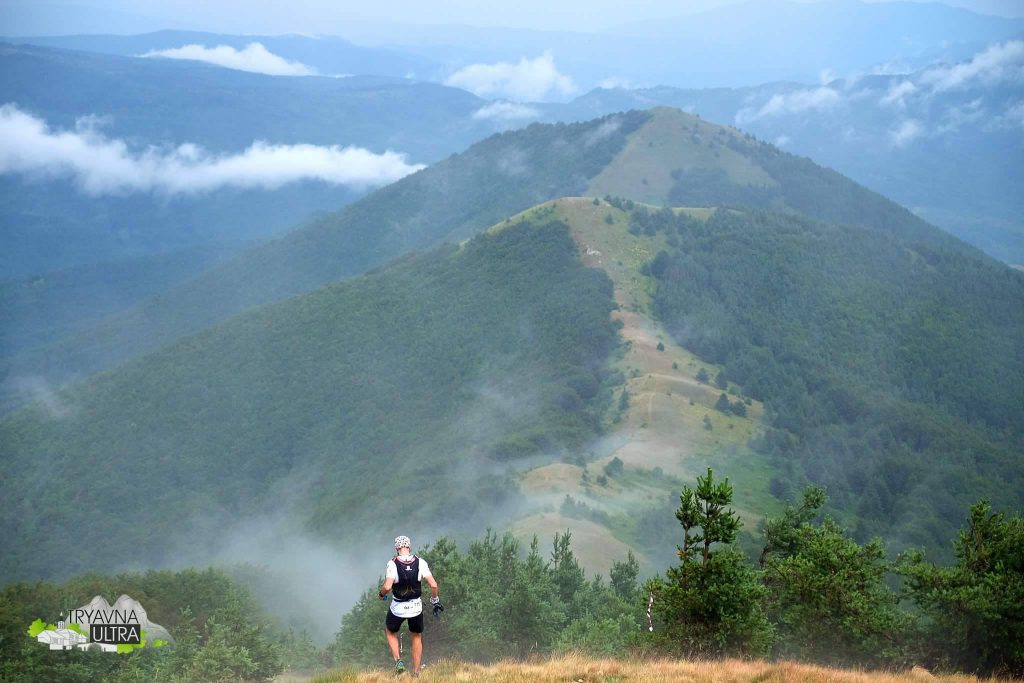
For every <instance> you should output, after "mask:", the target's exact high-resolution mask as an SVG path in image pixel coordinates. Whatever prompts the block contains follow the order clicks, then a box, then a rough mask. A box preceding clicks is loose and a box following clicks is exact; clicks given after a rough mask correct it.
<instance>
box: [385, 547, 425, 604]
mask: <svg viewBox="0 0 1024 683" xmlns="http://www.w3.org/2000/svg"><path fill="white" fill-rule="evenodd" d="M394 563H395V568H396V569H398V581H397V582H395V585H394V586H392V587H391V595H392V599H393V600H397V601H398V602H405V601H407V600H415V599H416V598H418V597H420V595H421V594H422V593H423V585H422V583H421V582H420V558H418V557H416V556H415V555H413V558H412V562H410V563H408V564H406V563H405V562H403V561H401V560H399V559H398V558H397V557H395V558H394Z"/></svg>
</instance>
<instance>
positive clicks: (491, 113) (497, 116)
mask: <svg viewBox="0 0 1024 683" xmlns="http://www.w3.org/2000/svg"><path fill="white" fill-rule="evenodd" d="M473 118H474V119H476V120H478V121H498V122H503V123H504V122H511V121H525V120H529V119H536V118H540V111H539V110H537V109H536V108H535V107H530V106H528V105H525V104H519V103H517V102H508V101H504V100H502V101H498V102H492V103H491V104H488V105H486V106H484V107H480V108H479V109H477V110H476V111H475V112H473Z"/></svg>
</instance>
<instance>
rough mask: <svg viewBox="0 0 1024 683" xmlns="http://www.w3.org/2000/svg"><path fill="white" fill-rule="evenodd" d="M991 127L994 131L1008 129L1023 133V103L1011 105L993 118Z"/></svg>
mask: <svg viewBox="0 0 1024 683" xmlns="http://www.w3.org/2000/svg"><path fill="white" fill-rule="evenodd" d="M991 127H992V128H994V129H999V128H1009V129H1019V130H1021V131H1024V101H1020V102H1017V103H1016V104H1013V105H1011V106H1010V108H1009V109H1007V110H1006V111H1005V112H1004V113H1002V114H1000V115H999V116H997V117H995V119H993V121H992V125H991Z"/></svg>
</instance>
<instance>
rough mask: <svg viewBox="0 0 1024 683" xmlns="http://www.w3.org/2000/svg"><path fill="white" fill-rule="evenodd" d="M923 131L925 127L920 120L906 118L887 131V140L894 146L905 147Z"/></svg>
mask: <svg viewBox="0 0 1024 683" xmlns="http://www.w3.org/2000/svg"><path fill="white" fill-rule="evenodd" d="M924 133H925V128H924V126H923V125H922V124H921V122H920V121H917V120H914V119H907V120H906V121H903V122H901V123H900V125H899V126H897V127H896V128H894V129H893V130H891V131H889V140H890V142H892V145H893V146H894V147H906V146H907V145H909V144H910V143H911V142H913V141H914V140H916V139H917V138H919V137H921V136H922V135H924Z"/></svg>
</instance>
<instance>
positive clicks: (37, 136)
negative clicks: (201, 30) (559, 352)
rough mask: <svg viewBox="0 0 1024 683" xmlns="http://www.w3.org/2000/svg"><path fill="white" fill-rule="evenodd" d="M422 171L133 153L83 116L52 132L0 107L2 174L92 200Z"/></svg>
mask: <svg viewBox="0 0 1024 683" xmlns="http://www.w3.org/2000/svg"><path fill="white" fill-rule="evenodd" d="M421 168H423V166H422V165H416V164H410V163H408V162H407V161H406V158H405V155H403V154H399V153H396V152H392V151H387V152H384V153H383V154H376V153H374V152H371V151H369V150H367V149H363V148H361V147H338V146H335V145H331V146H327V147H324V146H318V145H308V144H297V145H273V144H270V143H267V142H262V141H256V142H254V143H253V144H252V145H250V146H249V147H248V148H247V149H245V150H244V151H242V152H240V153H236V154H229V155H215V154H211V153H210V152H207V151H206V150H204V149H203V148H202V147H199V146H197V145H193V144H183V145H179V146H178V147H174V148H170V149H160V148H156V147H149V148H146V149H142V150H133V149H132V148H130V147H129V146H128V145H127V144H126V143H125V142H124V141H123V140H119V139H116V138H108V137H106V136H104V135H103V134H102V133H101V132H100V131H99V130H98V128H97V127H96V123H95V120H93V119H89V118H83V119H79V122H78V125H77V126H76V127H75V129H74V130H53V129H51V128H50V127H49V126H48V125H47V124H46V122H45V121H43V120H42V119H39V118H36V117H34V116H32V115H31V114H28V113H26V112H23V111H21V110H20V109H19V108H18V107H17V106H15V105H13V104H5V105H3V106H0V174H9V173H10V174H14V173H17V174H24V175H28V176H41V177H67V178H72V179H73V180H74V181H75V182H76V183H77V184H78V185H79V187H80V188H81V189H82V191H84V192H86V193H88V194H91V195H104V194H125V193H130V192H146V191H152V192H160V193H165V194H171V195H174V194H191V193H198V192H206V191H211V190H216V189H219V188H223V187H235V188H246V189H248V188H260V189H275V188H278V187H281V186H283V185H287V184H290V183H295V182H302V181H309V180H316V181H321V182H325V183H331V184H335V185H348V186H356V187H361V186H368V185H382V184H386V183H390V182H394V181H395V180H398V179H399V178H401V177H403V176H405V175H408V174H409V173H412V172H414V171H418V170H419V169H421Z"/></svg>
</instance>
